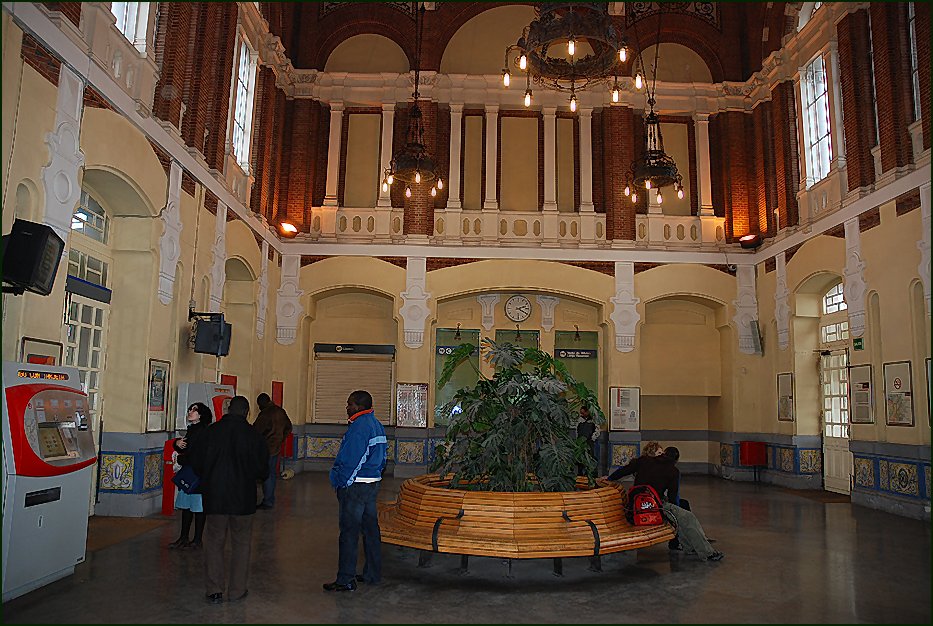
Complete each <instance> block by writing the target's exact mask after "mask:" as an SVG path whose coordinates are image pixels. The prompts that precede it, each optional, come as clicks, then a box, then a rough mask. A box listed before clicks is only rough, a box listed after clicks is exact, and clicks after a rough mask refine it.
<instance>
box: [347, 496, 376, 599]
mask: <svg viewBox="0 0 933 626" xmlns="http://www.w3.org/2000/svg"><path fill="white" fill-rule="evenodd" d="M378 494H379V482H374V483H353V484H352V485H350V486H349V487H346V488H341V489H338V490H337V503H338V504H339V508H340V543H339V547H340V557H339V560H338V564H337V581H336V582H337V584H338V585H346V584H348V583H349V582H350V581H352V580H353V579H354V578H355V577H356V561H357V555H358V554H359V541H360V533H362V535H363V554H364V556H365V558H366V564H365V566H364V567H363V580H364V582H367V583H378V582H379V581H380V580H382V552H381V550H382V536H381V535H380V534H379V518H378V514H377V510H376V496H377V495H378Z"/></svg>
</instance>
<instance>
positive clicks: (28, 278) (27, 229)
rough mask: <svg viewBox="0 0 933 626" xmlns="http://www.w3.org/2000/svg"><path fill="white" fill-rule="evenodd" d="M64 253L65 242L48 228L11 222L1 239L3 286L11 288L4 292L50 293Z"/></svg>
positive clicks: (16, 221) (32, 223) (42, 225)
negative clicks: (9, 227) (10, 226)
mask: <svg viewBox="0 0 933 626" xmlns="http://www.w3.org/2000/svg"><path fill="white" fill-rule="evenodd" d="M64 250H65V242H64V241H62V238H61V237H59V236H58V234H57V233H56V232H55V231H54V230H53V229H52V227H51V226H47V225H45V224H37V223H35V222H28V221H26V220H20V219H18V220H15V221H14V222H13V228H12V229H11V230H10V234H9V235H4V236H3V282H4V283H5V284H9V285H11V286H12V288H11V289H7V288H6V287H4V292H7V291H9V292H11V293H14V294H17V295H19V294H22V293H23V292H24V291H31V292H33V293H37V294H39V295H40V296H47V295H49V294H50V293H52V286H53V285H54V284H55V275H56V274H57V273H58V264H59V262H61V260H62V253H63V252H64Z"/></svg>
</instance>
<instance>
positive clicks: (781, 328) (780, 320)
mask: <svg viewBox="0 0 933 626" xmlns="http://www.w3.org/2000/svg"><path fill="white" fill-rule="evenodd" d="M774 260H775V269H776V270H777V284H776V285H775V288H774V319H775V320H776V321H777V336H778V347H780V348H781V350H787V346H789V345H790V304H789V303H788V296H789V295H790V291H789V290H788V289H787V260H786V255H785V253H783V252H781V253H780V254H778V255H777V256H776V257H775V259H774Z"/></svg>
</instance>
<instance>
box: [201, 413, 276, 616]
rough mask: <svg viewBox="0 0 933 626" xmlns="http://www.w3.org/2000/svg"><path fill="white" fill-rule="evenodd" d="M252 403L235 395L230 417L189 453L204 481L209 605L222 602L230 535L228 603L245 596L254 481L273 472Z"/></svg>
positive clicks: (209, 429)
mask: <svg viewBox="0 0 933 626" xmlns="http://www.w3.org/2000/svg"><path fill="white" fill-rule="evenodd" d="M248 414H249V400H247V399H246V398H244V397H243V396H235V397H234V398H233V399H232V400H230V408H229V409H228V413H227V414H226V415H224V416H223V419H221V420H220V421H218V422H216V423H214V424H211V426H210V427H209V428H208V429H207V432H206V433H204V436H203V437H201V438H200V439H199V440H198V443H197V447H196V448H195V449H194V450H192V451H191V456H192V463H191V464H192V466H193V468H194V471H195V472H196V473H197V475H198V476H200V477H201V492H202V494H203V500H204V512H205V513H206V514H207V524H206V526H207V532H206V533H205V536H204V564H205V570H206V584H207V600H208V602H211V603H213V604H220V603H221V602H223V593H224V580H225V573H224V544H226V542H227V535H228V534H229V535H230V543H231V547H232V551H231V556H230V587H229V590H228V593H227V598H228V600H229V601H230V602H234V601H236V600H240V599H242V598H245V597H246V594H247V593H248V591H247V588H246V582H247V579H248V577H249V556H250V540H251V535H252V530H253V514H254V513H255V512H256V481H258V480H265V478H266V475H267V473H268V471H269V450H268V448H267V447H266V441H265V439H263V437H262V435H260V434H259V433H258V432H257V431H256V429H255V428H253V427H252V425H250V424H249V422H247V421H246V416H247V415H248Z"/></svg>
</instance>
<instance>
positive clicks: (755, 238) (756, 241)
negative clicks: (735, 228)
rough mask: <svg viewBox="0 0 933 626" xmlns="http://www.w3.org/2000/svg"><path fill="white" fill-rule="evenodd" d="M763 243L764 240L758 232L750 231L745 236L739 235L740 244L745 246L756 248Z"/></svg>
mask: <svg viewBox="0 0 933 626" xmlns="http://www.w3.org/2000/svg"><path fill="white" fill-rule="evenodd" d="M762 243H764V240H763V239H762V238H761V235H759V234H758V233H749V234H747V235H745V236H743V237H739V245H740V246H742V247H743V248H751V249H753V250H754V249H755V248H757V247H758V246H760V245H761V244H762Z"/></svg>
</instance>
